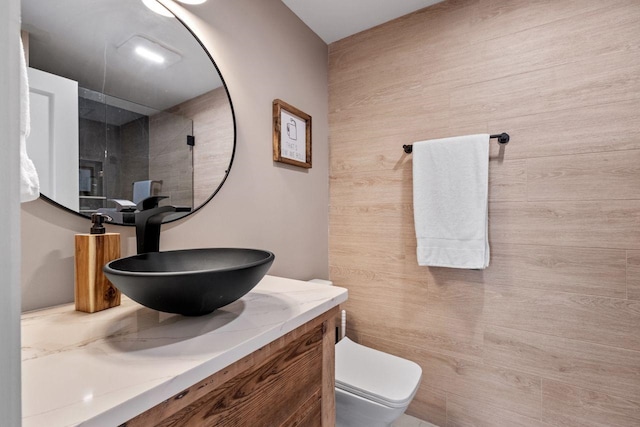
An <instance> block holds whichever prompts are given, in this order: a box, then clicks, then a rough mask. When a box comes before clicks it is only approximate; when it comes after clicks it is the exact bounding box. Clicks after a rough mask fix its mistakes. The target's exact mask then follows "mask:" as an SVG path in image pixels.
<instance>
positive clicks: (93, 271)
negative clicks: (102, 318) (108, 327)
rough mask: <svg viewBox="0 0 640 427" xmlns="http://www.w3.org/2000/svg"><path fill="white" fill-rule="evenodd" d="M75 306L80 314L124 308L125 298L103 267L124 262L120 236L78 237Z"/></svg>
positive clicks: (93, 235)
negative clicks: (121, 301) (108, 277)
mask: <svg viewBox="0 0 640 427" xmlns="http://www.w3.org/2000/svg"><path fill="white" fill-rule="evenodd" d="M75 241H76V254H75V286H74V289H75V302H76V310H78V311H84V312H86V313H95V312H96V311H101V310H106V309H107V308H111V307H116V306H118V305H120V299H121V294H120V291H119V290H118V289H116V288H115V287H114V286H113V285H112V284H111V282H110V281H109V279H107V276H105V275H104V273H103V272H102V267H104V265H105V264H107V263H108V262H109V261H113V260H114V259H117V258H120V234H119V233H105V234H76V236H75Z"/></svg>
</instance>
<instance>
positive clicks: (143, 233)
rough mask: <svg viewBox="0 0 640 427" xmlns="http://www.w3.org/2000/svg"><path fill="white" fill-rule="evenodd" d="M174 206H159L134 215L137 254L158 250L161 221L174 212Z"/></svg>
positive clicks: (175, 209)
mask: <svg viewBox="0 0 640 427" xmlns="http://www.w3.org/2000/svg"><path fill="white" fill-rule="evenodd" d="M176 211H177V208H176V207H175V206H160V207H156V208H151V209H144V210H141V211H139V212H136V213H135V217H136V242H137V244H138V254H143V253H146V252H158V251H159V250H160V226H161V225H162V219H163V218H164V217H165V216H167V215H171V214H172V213H174V212H176Z"/></svg>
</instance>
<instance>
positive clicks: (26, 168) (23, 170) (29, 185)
mask: <svg viewBox="0 0 640 427" xmlns="http://www.w3.org/2000/svg"><path fill="white" fill-rule="evenodd" d="M30 131H31V114H30V108H29V79H28V77H27V63H26V60H25V56H24V46H23V45H22V39H20V201H21V202H23V203H24V202H30V201H31V200H35V199H37V198H38V197H40V181H39V179H38V173H37V172H36V167H35V166H34V164H33V162H32V161H31V159H30V158H29V155H28V154H27V137H28V136H29V132H30Z"/></svg>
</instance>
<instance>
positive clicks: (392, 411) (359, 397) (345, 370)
mask: <svg viewBox="0 0 640 427" xmlns="http://www.w3.org/2000/svg"><path fill="white" fill-rule="evenodd" d="M421 376H422V369H421V368H420V366H419V365H418V364H417V363H414V362H411V361H410V360H406V359H402V358H400V357H397V356H393V355H391V354H387V353H383V352H381V351H378V350H374V349H372V348H369V347H365V346H363V345H360V344H357V343H355V342H353V341H351V340H350V339H349V338H346V337H345V338H343V339H342V340H340V342H338V344H336V427H387V426H390V425H391V424H392V423H393V422H394V421H395V420H397V419H398V418H399V417H400V416H401V415H402V414H403V413H404V411H405V410H406V409H407V407H408V406H409V403H411V400H412V399H413V396H415V394H416V391H418V386H419V385H420V377H421Z"/></svg>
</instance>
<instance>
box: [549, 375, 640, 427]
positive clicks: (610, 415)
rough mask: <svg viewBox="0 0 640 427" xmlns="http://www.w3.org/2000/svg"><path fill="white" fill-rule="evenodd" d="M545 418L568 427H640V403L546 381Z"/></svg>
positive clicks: (554, 423) (552, 422)
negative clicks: (639, 426)
mask: <svg viewBox="0 0 640 427" xmlns="http://www.w3.org/2000/svg"><path fill="white" fill-rule="evenodd" d="M542 418H543V419H544V420H546V421H547V422H549V423H550V424H551V425H562V426H567V427H611V426H620V427H633V426H638V425H640V402H637V401H632V400H628V399H624V398H620V397H615V396H611V395H608V394H605V393H602V392H601V391H598V390H586V389H582V388H578V387H573V386H570V385H568V384H565V383H561V382H557V381H553V380H544V381H543V382H542Z"/></svg>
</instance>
